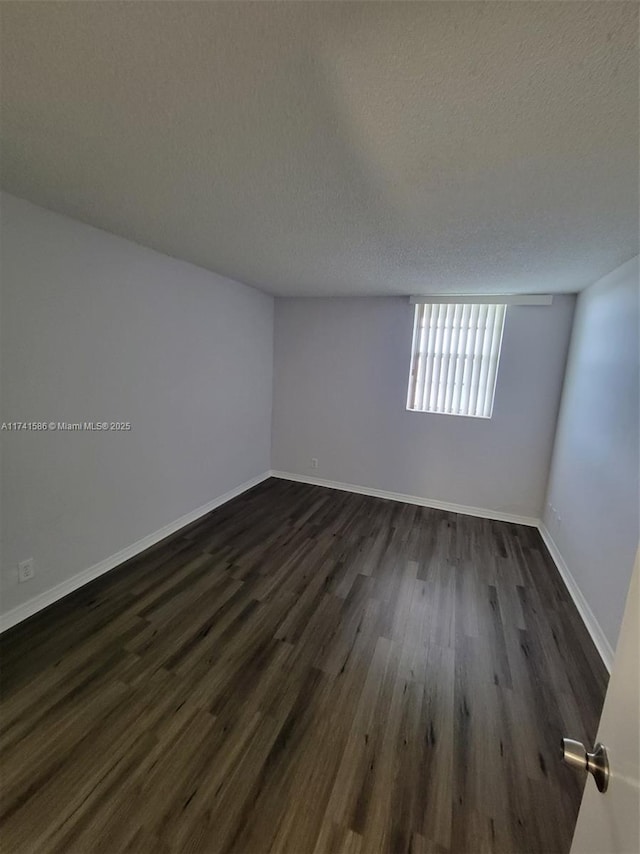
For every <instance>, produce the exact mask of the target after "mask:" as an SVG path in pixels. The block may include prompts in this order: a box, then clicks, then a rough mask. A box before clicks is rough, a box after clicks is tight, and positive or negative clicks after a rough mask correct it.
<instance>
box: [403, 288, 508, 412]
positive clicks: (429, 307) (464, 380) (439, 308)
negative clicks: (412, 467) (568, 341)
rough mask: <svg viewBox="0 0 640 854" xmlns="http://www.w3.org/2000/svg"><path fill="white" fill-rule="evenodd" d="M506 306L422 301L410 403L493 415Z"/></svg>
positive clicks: (413, 353) (422, 409)
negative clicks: (428, 302) (427, 302)
mask: <svg viewBox="0 0 640 854" xmlns="http://www.w3.org/2000/svg"><path fill="white" fill-rule="evenodd" d="M506 310H507V306H506V305H494V304H491V303H482V304H471V303H464V304H462V303H442V304H435V303H434V304H425V303H418V304H416V307H415V318H414V321H413V344H412V346H411V373H410V375H409V392H408V395H407V409H410V410H413V411H414V412H439V413H441V414H444V415H470V416H473V417H475V418H491V412H492V410H493V395H494V392H495V388H496V378H497V376H498V362H499V360H500V345H501V343H502V330H503V327H504V318H505V314H506Z"/></svg>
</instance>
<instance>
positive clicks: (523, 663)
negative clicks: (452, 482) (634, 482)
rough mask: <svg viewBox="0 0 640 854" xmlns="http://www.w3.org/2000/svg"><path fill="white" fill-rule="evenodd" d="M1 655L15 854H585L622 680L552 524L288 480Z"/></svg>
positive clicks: (221, 515) (213, 519)
mask: <svg viewBox="0 0 640 854" xmlns="http://www.w3.org/2000/svg"><path fill="white" fill-rule="evenodd" d="M0 652H1V653H2V659H3V662H4V672H3V683H2V685H3V692H2V693H3V700H2V719H1V724H2V727H1V741H0V746H1V749H2V796H1V802H0V816H1V821H2V830H1V836H0V838H1V839H2V845H3V850H6V851H10V852H53V851H56V852H81V854H89V852H109V854H111V852H118V851H123V850H126V851H135V852H145V853H146V852H149V854H151V852H153V854H155V852H166V851H202V852H211V853H212V854H214V852H238V854H250V853H252V852H256V853H258V852H271V851H274V852H275V851H277V852H289V853H290V854H324V853H325V852H336V854H337V852H344V854H374V852H394V854H395V852H398V854H400V852H412V854H424V852H472V853H473V854H480V852H485V851H487V852H488V851H495V852H509V854H514V852H525V851H526V852H567V851H568V850H569V846H570V839H571V833H572V830H573V825H574V823H575V818H576V814H577V810H578V805H579V802H580V797H581V790H582V785H583V782H582V781H581V780H580V778H579V776H578V775H577V774H576V773H575V772H573V771H571V770H570V769H568V768H566V767H564V766H563V765H561V763H560V761H559V741H560V737H561V736H562V735H570V736H573V737H575V738H579V739H582V740H584V741H585V743H587V744H591V743H592V742H593V740H594V736H595V733H596V727H597V722H598V718H599V714H600V709H601V704H602V699H603V695H604V691H605V687H606V673H605V671H604V669H603V667H602V664H601V662H600V660H599V658H598V656H597V654H596V652H595V650H594V648H593V646H592V644H591V641H590V639H589V638H588V636H587V634H586V631H585V629H584V627H583V625H582V623H581V621H580V619H579V617H578V614H577V612H576V610H575V608H574V606H573V604H572V602H571V600H570V597H569V595H568V594H567V591H566V590H565V588H564V586H563V584H562V582H561V580H560V578H559V576H558V574H557V572H556V571H555V569H554V567H553V565H552V563H551V560H550V558H549V556H548V554H547V553H546V550H545V547H544V545H543V543H542V541H541V539H540V536H539V534H538V532H537V531H536V530H534V529H532V528H527V527H523V526H518V525H511V524H506V523H501V522H492V521H488V520H483V519H476V518H472V517H469V516H459V515H456V514H452V513H445V512H442V511H437V510H429V509H426V508H421V507H414V506H410V505H406V504H399V503H394V502H390V501H385V500H382V499H376V498H367V497H364V496H359V495H352V494H348V493H341V492H336V491H333V490H327V489H323V488H321V487H314V486H306V485H301V484H295V483H289V482H285V481H278V480H269V481H267V482H265V483H264V484H262V485H260V486H259V487H257V488H255V489H254V490H252V491H251V492H248V493H246V494H245V495H243V496H242V497H240V498H238V499H236V500H235V501H233V502H231V503H229V504H227V505H225V506H224V507H222V508H220V509H219V510H217V511H215V512H213V513H211V514H210V515H209V516H207V517H206V518H204V519H203V520H201V521H199V522H197V523H195V524H194V525H192V526H191V527H190V528H189V529H185V530H183V531H181V532H180V533H179V534H177V535H175V536H174V537H172V538H171V539H170V540H165V541H164V543H162V544H160V545H158V546H156V547H154V548H153V549H151V550H150V551H148V552H146V553H144V554H143V555H141V556H139V557H137V558H135V559H134V560H131V561H129V562H128V563H127V564H126V565H124V566H123V567H121V568H119V569H118V570H116V571H114V572H112V573H110V574H109V575H107V576H105V577H103V578H102V579H99V580H98V581H96V582H94V583H93V584H91V585H89V586H87V587H85V588H84V589H82V590H81V591H78V592H77V593H75V594H73V595H72V596H70V597H68V598H67V599H65V600H63V601H62V602H60V603H58V604H56V605H55V606H53V607H51V608H49V609H48V610H47V611H45V612H42V613H41V614H39V615H37V616H36V617H34V618H32V619H31V620H29V621H28V622H26V623H23V624H21V625H20V626H17V627H16V628H15V629H12V630H11V631H9V632H7V633H5V634H4V635H3V636H2V638H1V639H0Z"/></svg>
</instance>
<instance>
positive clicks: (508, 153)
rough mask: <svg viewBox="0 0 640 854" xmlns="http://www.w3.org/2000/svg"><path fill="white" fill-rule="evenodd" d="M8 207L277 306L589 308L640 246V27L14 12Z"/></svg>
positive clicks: (588, 8)
mask: <svg viewBox="0 0 640 854" xmlns="http://www.w3.org/2000/svg"><path fill="white" fill-rule="evenodd" d="M1 17H2V44H1V48H2V67H1V69H0V70H1V74H2V77H1V80H2V101H3V112H2V124H1V134H2V137H1V140H2V150H1V153H2V171H1V178H2V185H3V187H4V188H5V189H6V190H8V191H9V192H11V193H14V194H16V195H18V196H22V197H24V198H27V199H30V200H32V201H34V202H36V203H38V204H41V205H43V206H45V207H48V208H51V209H54V210H57V211H61V212H63V213H66V214H68V215H69V216H72V217H75V218H77V219H79V220H83V221H85V222H88V223H91V224H93V225H96V226H98V227H100V228H104V229H106V230H108V231H111V232H114V233H116V234H120V235H123V236H124V237H127V238H129V239H131V240H135V241H137V242H139V243H142V244H145V245H147V246H151V247H153V248H155V249H158V250H160V251H161V252H165V253H167V254H169V255H173V256H176V257H178V258H183V259H186V260H188V261H192V262H193V263H195V264H199V265H201V266H203V267H207V268H209V269H211V270H215V271H216V272H219V273H222V274H224V275H227V276H229V277H231V278H234V279H238V280H239V281H242V282H246V283H248V284H253V285H256V286H258V287H261V288H263V289H265V290H267V291H270V292H272V293H275V294H282V295H324V294H327V295H333V294H391V293H396V294H403V293H404V294H407V293H414V292H429V291H432V292H434V291H435V292H439V293H443V292H460V293H473V292H474V291H475V292H478V291H480V292H485V293H486V292H489V293H500V292H544V291H556V292H557V291H575V290H579V289H580V288H582V287H585V286H586V285H588V284H589V283H591V282H592V281H594V280H595V279H597V278H598V277H599V276H600V275H602V274H604V273H605V272H607V271H609V270H610V269H612V268H613V267H615V266H616V265H618V264H619V263H622V262H623V261H625V260H626V259H628V258H629V257H631V256H632V255H634V254H635V253H636V252H637V251H638V249H637V242H638V5H637V4H636V3H618V2H594V3H582V2H565V0H562V2H510V0H509V2H504V3H502V2H490V3H484V2H470V3H466V2H443V3H438V2H423V3H399V2H387V3H347V2H338V3H325V2H319V3H313V2H299V3H284V2H283V3H262V2H258V3H248V2H231V3H220V2H216V3H212V2H159V3H156V2H151V1H150V2H132V3H120V2H80V3H75V2H59V3H58V2H53V3H49V2H45V3H38V2H3V3H2V4H1Z"/></svg>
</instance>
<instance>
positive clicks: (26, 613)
mask: <svg viewBox="0 0 640 854" xmlns="http://www.w3.org/2000/svg"><path fill="white" fill-rule="evenodd" d="M269 477H277V478H280V479H281V480H293V481H297V482H298V483H308V484H312V485H315V486H325V487H329V488H330V489H339V490H342V491H343V492H355V493H358V494H359V495H370V496H373V497H376V498H387V499H389V500H390V501H402V502H404V503H405V504H417V505H418V506H420V507H431V508H433V509H435V510H446V511H449V512H451V513H462V514H464V515H465V516H478V517H479V518H481V519H495V520H496V521H499V522H514V523H516V524H519V525H529V526H531V527H536V528H538V530H539V531H540V535H541V537H542V539H543V541H544V543H545V545H546V546H547V548H548V550H549V553H550V555H551V557H552V558H553V561H554V563H555V564H556V567H557V569H558V572H559V573H560V576H561V577H562V579H563V581H564V583H565V585H566V586H567V589H568V591H569V593H570V595H571V597H572V599H573V601H574V603H575V605H576V608H577V609H578V613H579V614H580V616H581V618H582V620H583V622H584V624H585V626H586V627H587V630H588V632H589V634H590V635H591V638H592V640H593V642H594V644H595V647H596V649H597V650H598V653H599V654H600V657H601V658H602V661H603V663H604V665H605V667H606V668H607V670H608V671H609V672H611V667H612V664H613V649H612V648H611V644H610V643H609V641H608V640H607V638H606V636H605V634H604V632H603V631H602V629H601V627H600V624H599V623H598V621H597V620H596V618H595V616H594V614H593V611H592V610H591V608H590V607H589V604H588V603H587V600H586V599H585V598H584V596H583V594H582V591H581V590H580V588H579V587H578V585H577V583H576V581H575V579H574V577H573V575H572V574H571V572H570V571H569V567H568V566H567V564H566V563H565V561H564V558H563V557H562V555H561V554H560V550H559V549H558V547H557V546H556V544H555V542H554V541H553V538H552V537H551V534H550V533H549V531H548V529H547V528H546V526H545V525H544V523H543V522H541V521H540V520H539V519H534V518H533V517H531V516H517V515H515V514H513V513H498V512H496V511H494V510H487V509H485V508H482V507H468V506H466V505H463V504H451V503H450V502H447V501H436V500H432V499H427V498H421V497H420V496H417V495H404V494H402V493H400V492H387V491H386V490H384V489H372V488H369V487H365V486H356V485H355V484H352V483H340V482H339V481H334V480H324V479H323V478H319V477H308V476H306V475H299V474H293V473H292V472H282V471H266V472H264V473H263V474H261V475H258V476H257V477H254V478H252V479H251V480H248V481H247V482H246V483H242V484H240V486H237V487H235V489H231V490H229V492H226V493H225V494H224V495H220V496H219V497H218V498H214V499H213V500H212V501H210V502H209V503H208V504H203V505H202V507H198V508H197V509H196V510H192V511H191V512H190V513H186V514H185V515H184V516H181V517H180V518H179V519H176V520H175V521H174V522H170V523H169V524H168V525H165V526H164V527H163V528H160V529H159V530H158V531H155V532H154V533H153V534H149V535H148V536H146V537H143V538H142V539H141V540H138V541H137V542H135V543H133V545H130V546H127V547H126V548H124V549H121V550H120V551H119V552H117V553H116V554H114V555H111V557H108V558H105V559H104V560H101V561H100V562H99V563H96V564H94V565H93V566H90V567H89V568H88V569H85V570H83V571H82V572H79V573H77V574H76V575H74V576H73V577H72V578H69V579H67V580H66V581H63V582H62V583H61V584H58V585H56V587H52V588H51V590H46V591H45V592H44V593H40V594H38V595H37V596H34V597H33V599H29V601H28V602H24V603H23V604H22V605H17V606H16V607H15V608H13V609H12V610H11V611H7V613H5V614H0V633H1V632H4V631H6V630H7V629H10V628H11V627H12V626H15V625H17V624H18V623H21V622H22V621H23V620H26V619H27V618H28V617H31V616H33V615H34V614H36V613H37V612H38V611H41V610H42V609H43V608H46V607H48V606H49V605H52V604H53V603H54V602H57V601H58V600H59V599H62V598H63V597H65V596H67V595H68V594H69V593H73V591H74V590H78V589H79V588H80V587H83V586H84V585H85V584H88V583H89V582H90V581H93V580H94V579H95V578H99V577H100V576H101V575H104V573H105V572H109V571H110V570H111V569H115V567H117V566H119V565H120V564H121V563H124V562H125V561H127V560H129V559H130V558H132V557H135V556H136V555H138V554H140V553H141V552H143V551H145V550H146V549H148V548H150V547H151V546H153V545H155V544H156V543H159V542H160V540H163V539H165V537H169V536H171V534H175V532H176V531H179V530H180V529H181V528H184V527H186V526H187V525H190V524H191V523H192V522H195V521H196V520H197V519H199V518H200V517H201V516H205V515H206V514H207V513H210V512H211V511H212V510H215V509H216V507H220V506H221V505H223V504H226V503H227V501H231V499H232V498H236V497H237V496H238V495H242V493H243V492H246V491H247V490H249V489H252V488H253V487H254V486H257V485H258V484H259V483H262V481H264V480H267V478H269Z"/></svg>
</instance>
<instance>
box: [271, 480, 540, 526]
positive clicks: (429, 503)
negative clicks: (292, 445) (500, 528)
mask: <svg viewBox="0 0 640 854" xmlns="http://www.w3.org/2000/svg"><path fill="white" fill-rule="evenodd" d="M271 475H272V477H279V478H281V479H282V480H295V481H297V482H298V483H310V484H312V485H314V486H327V487H329V488H330V489H340V490H342V491H343V492H357V493H358V494H359V495H371V496H372V497H374V498H388V499H389V500H390V501H402V502H403V503H404V504H417V505H418V506H420V507H431V508H433V509H434V510H447V511H448V512H449V513H462V514H463V515H464V516H478V517H479V518H480V519H495V520H496V521H497V522H514V523H515V524H516V525H529V526H530V527H532V528H537V527H538V524H539V522H540V520H539V519H534V518H533V516H516V515H515V514H514V513H501V512H499V511H497V510H487V509H486V508H484V507H468V506H467V505H465V504H451V503H450V502H448V501H437V500H435V499H432V498H421V497H420V496H419V495H403V494H402V493H401V492H387V491H386V490H385V489H373V488H371V487H368V486H356V485H355V484H353V483H340V482H339V481H337V480H323V478H320V477H307V475H303V474H293V473H292V472H288V471H272V472H271Z"/></svg>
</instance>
